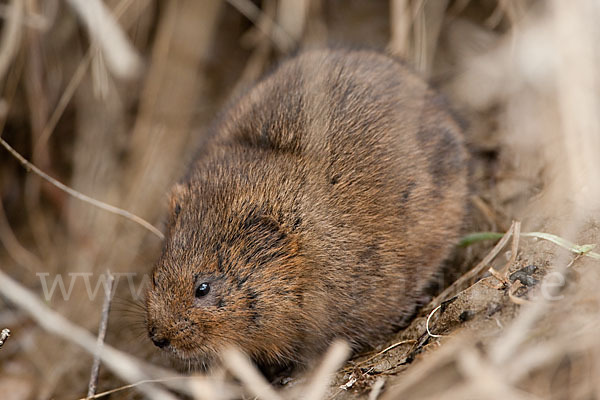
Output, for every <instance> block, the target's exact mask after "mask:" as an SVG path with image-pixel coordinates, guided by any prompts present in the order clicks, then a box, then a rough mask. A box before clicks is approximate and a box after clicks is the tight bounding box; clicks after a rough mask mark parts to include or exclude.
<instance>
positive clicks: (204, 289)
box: [196, 282, 210, 297]
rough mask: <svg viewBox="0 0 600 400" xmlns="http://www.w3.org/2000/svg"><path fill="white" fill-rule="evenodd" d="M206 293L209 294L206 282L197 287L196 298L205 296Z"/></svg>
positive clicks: (208, 285)
mask: <svg viewBox="0 0 600 400" xmlns="http://www.w3.org/2000/svg"><path fill="white" fill-rule="evenodd" d="M208 292H210V284H209V283H208V282H202V283H201V284H200V285H198V288H196V297H203V296H206V295H207V294H208Z"/></svg>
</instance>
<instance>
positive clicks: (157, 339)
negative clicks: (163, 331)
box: [148, 326, 171, 349]
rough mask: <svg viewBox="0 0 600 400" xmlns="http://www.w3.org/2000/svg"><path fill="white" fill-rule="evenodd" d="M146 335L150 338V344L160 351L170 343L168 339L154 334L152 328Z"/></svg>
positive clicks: (154, 330)
mask: <svg viewBox="0 0 600 400" xmlns="http://www.w3.org/2000/svg"><path fill="white" fill-rule="evenodd" d="M148 334H149V335H148V336H150V340H152V343H154V345H155V346H156V347H159V348H161V349H162V348H163V347H167V346H168V345H169V344H170V343H171V341H170V340H169V339H167V338H166V337H164V336H161V335H160V334H158V333H156V328H155V327H154V326H152V327H151V328H150V329H149V330H148Z"/></svg>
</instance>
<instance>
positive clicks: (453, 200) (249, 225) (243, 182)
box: [147, 51, 467, 364]
mask: <svg viewBox="0 0 600 400" xmlns="http://www.w3.org/2000/svg"><path fill="white" fill-rule="evenodd" d="M212 131H213V132H214V136H213V138H212V139H211V140H210V142H209V144H207V145H206V146H205V147H204V149H203V150H202V152H201V154H200V155H199V156H198V158H197V159H196V161H195V162H194V163H193V164H192V165H191V168H190V170H189V173H188V176H187V177H186V178H185V179H184V180H183V181H182V182H181V183H179V184H178V185H176V186H175V188H174V189H173V193H172V201H171V216H170V221H169V224H168V231H167V235H166V242H165V247H164V250H163V253H162V256H161V258H160V260H159V262H158V263H157V265H156V267H155V269H154V271H153V285H152V287H151V288H150V289H149V291H148V294H147V310H148V314H147V324H148V329H149V334H150V336H151V338H152V339H153V340H154V341H155V342H157V343H159V344H160V345H161V346H162V347H165V349H166V350H168V351H169V352H171V353H173V354H175V355H177V356H178V357H180V358H182V359H185V360H188V361H191V362H197V363H200V364H202V363H206V362H209V361H211V360H212V359H214V358H215V356H216V354H217V353H218V351H219V349H221V348H223V347H224V346H228V345H237V346H239V347H240V348H242V349H243V350H244V351H245V352H247V354H248V355H250V356H251V357H252V358H253V359H254V360H255V361H257V362H260V363H266V364H287V363H290V362H291V363H297V362H300V363H303V362H306V361H308V360H310V359H311V358H313V357H314V356H315V355H317V354H319V353H320V352H322V351H323V350H324V349H325V348H326V347H327V345H328V344H329V343H330V342H331V341H332V340H333V339H334V338H343V339H346V340H348V341H349V342H350V343H352V344H353V345H354V347H355V348H360V347H361V346H364V345H371V344H375V343H377V342H379V341H381V340H382V339H383V338H385V337H386V336H388V335H389V334H391V333H392V332H394V331H395V330H397V329H398V327H399V326H400V325H401V324H402V323H403V321H404V320H405V319H406V317H407V316H409V315H411V314H412V313H413V312H414V309H415V305H416V304H417V303H418V301H419V299H420V298H422V296H423V289H424V287H425V286H426V285H427V283H428V282H430V281H431V279H432V278H433V277H434V276H436V274H438V273H439V270H440V265H441V263H442V262H443V260H444V259H445V258H447V256H448V255H449V253H450V251H451V249H452V245H453V243H455V240H456V239H457V235H458V231H459V228H460V225H461V222H462V220H463V217H464V213H465V211H464V210H465V202H466V201H465V198H466V194H467V189H466V180H467V179H466V178H467V167H466V164H467V161H466V157H467V156H466V152H465V149H464V146H463V140H462V137H461V133H460V129H459V127H458V126H457V124H456V123H455V122H454V120H453V119H452V118H451V116H450V115H449V113H448V112H447V111H446V110H445V109H444V105H443V102H442V101H440V98H439V96H438V95H437V94H436V93H435V92H434V91H432V90H431V89H430V88H429V87H428V86H427V85H426V84H425V83H424V82H423V81H422V80H421V79H419V78H418V77H417V76H416V75H415V74H413V73H412V72H410V71H409V70H408V69H407V68H406V67H404V66H403V65H401V64H400V63H398V62H396V61H395V60H393V59H391V58H389V57H387V56H385V55H382V54H379V53H375V52H370V51H313V52H307V53H304V54H302V55H300V56H299V57H296V58H294V59H292V60H290V61H287V62H285V63H283V64H282V65H281V66H280V67H279V68H278V69H277V70H276V71H275V72H274V73H273V74H271V75H270V76H268V77H267V78H266V79H264V80H263V81H262V82H260V83H258V84H257V85H256V86H255V87H254V88H253V89H251V90H250V91H249V92H248V93H247V94H245V95H243V96H242V97H241V98H240V99H238V100H237V101H236V102H234V103H233V104H232V105H231V106H230V107H229V108H228V109H227V110H226V111H225V112H224V114H223V115H222V117H221V118H220V119H219V120H218V121H217V123H216V124H215V125H214V126H213V130H212ZM201 282H209V283H210V284H211V289H210V292H209V294H208V295H206V296H204V297H199V298H196V297H195V289H196V287H197V286H198V285H199V284H200V283H201Z"/></svg>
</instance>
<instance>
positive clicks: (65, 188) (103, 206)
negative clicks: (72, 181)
mask: <svg viewBox="0 0 600 400" xmlns="http://www.w3.org/2000/svg"><path fill="white" fill-rule="evenodd" d="M0 144H2V146H3V147H4V148H5V149H6V150H8V152H9V153H10V154H12V155H13V157H15V158H16V159H17V160H19V162H20V163H21V164H22V165H23V167H25V169H26V170H27V171H33V172H34V173H35V174H36V175H38V176H39V177H41V178H42V179H44V180H45V181H47V182H49V183H51V184H52V185H54V186H56V187H57V188H59V189H60V190H62V191H64V192H66V193H68V194H70V195H71V196H73V197H75V198H76V199H79V200H81V201H84V202H86V203H89V204H91V205H93V206H95V207H98V208H100V209H102V210H105V211H108V212H110V213H113V214H116V215H120V216H121V217H124V218H127V219H128V220H130V221H133V222H135V223H136V224H138V225H141V226H143V227H144V228H146V229H147V230H149V231H150V232H152V233H153V234H155V235H156V236H157V237H159V238H160V239H161V240H163V239H164V238H165V236H164V235H163V234H162V232H161V231H159V230H158V229H157V228H156V227H155V226H154V225H152V224H151V223H150V222H148V221H146V220H144V219H142V218H140V217H138V216H137V215H134V214H132V213H130V212H129V211H126V210H123V209H122V208H118V207H115V206H111V205H110V204H107V203H104V202H102V201H100V200H96V199H93V198H91V197H89V196H86V195H85V194H83V193H80V192H78V191H76V190H74V189H72V188H70V187H68V186H67V185H65V184H64V183H62V182H59V181H57V180H56V179H54V178H52V177H51V176H50V175H48V174H46V173H45V172H44V171H42V170H40V169H39V168H38V167H36V166H35V165H33V164H32V163H30V162H29V161H27V160H26V159H25V158H24V157H23V156H22V155H21V154H19V153H18V152H17V151H16V150H15V149H13V148H12V147H11V146H10V145H9V144H8V143H6V141H5V140H4V139H2V138H0Z"/></svg>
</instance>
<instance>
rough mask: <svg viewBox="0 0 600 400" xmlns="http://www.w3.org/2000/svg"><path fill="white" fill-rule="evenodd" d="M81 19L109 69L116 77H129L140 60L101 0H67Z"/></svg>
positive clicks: (134, 72) (137, 71) (133, 73)
mask: <svg viewBox="0 0 600 400" xmlns="http://www.w3.org/2000/svg"><path fill="white" fill-rule="evenodd" d="M67 2H68V3H69V4H70V5H71V7H73V9H74V10H75V12H76V13H77V14H78V15H79V17H80V18H81V19H82V21H83V23H84V24H85V26H86V28H87V29H88V32H89V34H90V36H91V38H92V39H93V41H94V42H95V43H97V44H98V46H99V47H100V49H102V54H103V55H104V59H105V60H106V61H107V65H108V67H109V69H110V70H111V71H112V72H113V73H114V74H115V75H116V76H117V77H119V78H127V79H131V78H134V77H135V76H137V74H138V73H139V71H140V69H141V66H142V61H141V59H140V56H139V55H138V54H137V51H136V50H135V49H134V47H133V46H132V45H131V43H130V42H129V39H128V38H127V36H126V35H125V33H124V32H123V30H122V29H121V27H120V26H119V24H118V23H117V22H116V20H115V19H114V18H113V16H112V15H111V13H110V12H109V11H108V9H107V8H106V5H105V4H104V3H103V2H102V1H100V0H67Z"/></svg>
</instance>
